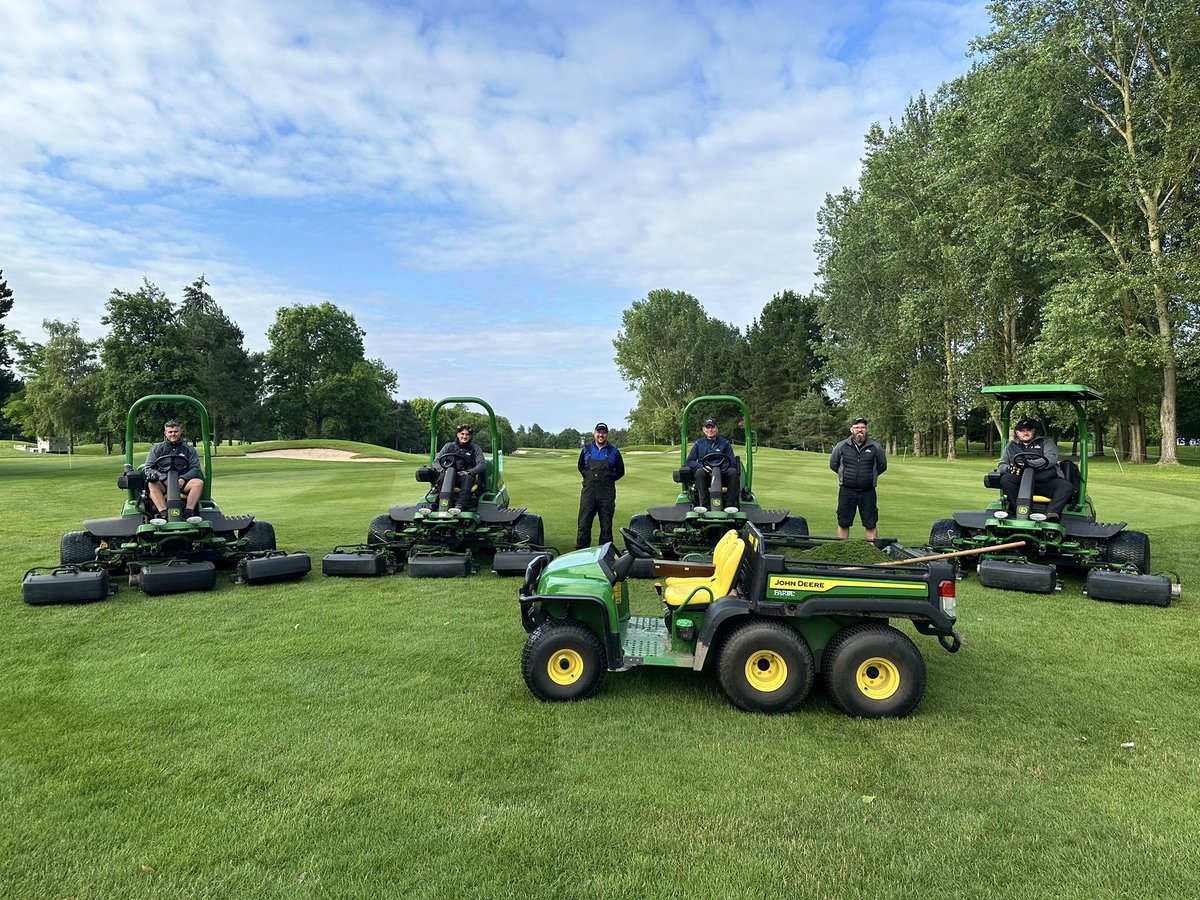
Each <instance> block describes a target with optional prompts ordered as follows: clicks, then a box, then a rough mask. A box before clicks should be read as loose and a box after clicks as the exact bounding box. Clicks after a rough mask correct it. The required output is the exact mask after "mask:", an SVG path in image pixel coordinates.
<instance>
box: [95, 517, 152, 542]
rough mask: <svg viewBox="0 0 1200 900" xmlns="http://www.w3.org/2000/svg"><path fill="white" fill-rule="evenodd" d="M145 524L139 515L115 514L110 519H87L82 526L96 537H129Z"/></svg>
mask: <svg viewBox="0 0 1200 900" xmlns="http://www.w3.org/2000/svg"><path fill="white" fill-rule="evenodd" d="M145 524H146V520H145V519H143V518H142V517H141V516H116V517H114V518H111V519H87V520H85V521H84V523H83V527H84V530H85V531H89V532H91V533H92V534H94V535H95V536H96V537H98V538H131V537H133V536H134V535H135V534H137V530H138V529H139V528H141V527H142V526H143V525H145Z"/></svg>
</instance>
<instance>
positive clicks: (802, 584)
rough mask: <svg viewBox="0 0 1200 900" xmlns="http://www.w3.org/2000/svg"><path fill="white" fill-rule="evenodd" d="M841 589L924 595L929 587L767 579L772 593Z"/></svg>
mask: <svg viewBox="0 0 1200 900" xmlns="http://www.w3.org/2000/svg"><path fill="white" fill-rule="evenodd" d="M840 587H853V588H871V589H876V590H879V589H882V590H888V591H911V592H912V593H914V594H922V595H924V594H925V593H926V592H927V591H928V590H929V586H928V585H926V584H920V583H917V582H912V583H907V584H906V583H903V582H895V581H859V580H857V579H855V580H851V579H847V578H800V577H796V576H792V575H771V576H769V577H768V578H767V590H770V591H804V592H806V593H810V594H823V593H826V592H827V591H832V590H834V589H835V588H840Z"/></svg>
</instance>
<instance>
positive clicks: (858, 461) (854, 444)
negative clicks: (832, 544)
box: [829, 416, 887, 541]
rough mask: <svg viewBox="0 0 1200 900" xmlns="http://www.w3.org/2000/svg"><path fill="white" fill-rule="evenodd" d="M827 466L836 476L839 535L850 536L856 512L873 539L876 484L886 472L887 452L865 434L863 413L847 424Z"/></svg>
mask: <svg viewBox="0 0 1200 900" xmlns="http://www.w3.org/2000/svg"><path fill="white" fill-rule="evenodd" d="M829 468H831V469H833V471H835V472H837V477H838V505H837V521H838V530H837V533H838V537H840V538H848V537H850V526H851V525H853V524H854V514H855V513H858V515H859V519H860V520H861V521H862V526H863V528H864V529H866V532H867V540H868V541H873V540H875V537H876V536H877V534H878V532H877V531H876V530H875V526H876V525H878V524H879V503H878V500H877V499H876V496H875V485H876V484H877V483H878V481H879V476H880V475H882V474H883V473H884V472H886V471H887V453H886V452H885V451H884V449H883V445H881V444H880V443H879V442H878V441H873V440H871V439H870V438H869V437H867V420H866V419H864V418H863V417H862V416H859V417H858V418H857V419H855V420H854V421H853V422H851V423H850V437H848V438H846V439H845V440H844V441H842V442H840V443H839V444H837V445H836V446H835V447H834V448H833V453H831V454H830V455H829Z"/></svg>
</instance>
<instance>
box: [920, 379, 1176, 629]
mask: <svg viewBox="0 0 1200 900" xmlns="http://www.w3.org/2000/svg"><path fill="white" fill-rule="evenodd" d="M983 393H984V394H986V395H988V396H992V397H995V398H996V399H997V400H998V401H999V402H1000V404H1001V406H1000V421H1001V426H1000V430H1001V433H1002V434H1003V435H1005V436H1006V439H1007V435H1008V434H1009V433H1010V432H1009V425H1010V422H1011V419H1012V413H1013V410H1014V409H1015V408H1016V406H1017V405H1018V404H1022V403H1037V402H1060V403H1067V404H1069V405H1070V406H1071V408H1072V409H1073V410H1074V411H1075V421H1076V427H1077V429H1078V434H1079V458H1078V462H1076V461H1075V460H1072V459H1064V460H1061V461H1060V462H1059V469H1060V471H1061V474H1062V477H1064V478H1066V479H1067V481H1069V482H1070V484H1071V493H1070V498H1069V499H1068V501H1067V505H1066V507H1065V508H1064V509H1063V511H1062V514H1061V516H1060V517H1059V518H1058V521H1055V520H1054V517H1053V516H1049V515H1047V513H1046V507H1047V504H1048V503H1049V502H1050V499H1049V498H1048V497H1044V496H1040V495H1038V494H1037V493H1036V492H1035V489H1034V467H1033V466H1032V465H1030V464H1029V463H1030V462H1031V460H1030V459H1029V458H1028V457H1029V456H1031V455H1033V454H1026V453H1018V454H1017V455H1015V456H1014V458H1013V459H1012V460H1010V462H1011V463H1012V464H1013V466H1014V468H1015V469H1016V470H1018V471H1020V474H1021V481H1020V486H1019V488H1018V490H1017V497H1016V502H1015V503H1013V504H1011V505H1010V504H1009V502H1008V499H1007V498H1006V497H1005V495H1004V492H1003V491H1002V490H1001V491H1000V496H999V497H998V498H997V499H996V500H993V501H992V502H991V503H990V504H988V507H987V508H986V509H983V510H978V511H963V512H955V513H954V514H953V516H952V517H951V518H949V519H941V520H939V521H937V522H935V523H934V525H933V527H932V528H931V529H930V533H929V546H930V547H932V548H934V549H936V550H944V551H951V550H963V549H970V548H981V549H986V548H997V549H996V551H995V552H985V553H983V554H981V555H980V556H979V557H977V558H978V560H979V563H978V574H979V581H980V583H981V584H983V585H984V586H985V587H994V588H1002V589H1007V590H1020V591H1025V592H1029V593H1043V594H1044V593H1050V592H1052V591H1054V590H1055V589H1056V588H1057V587H1058V577H1057V575H1058V570H1059V568H1070V569H1076V570H1083V571H1086V572H1087V587H1086V590H1087V593H1088V595H1089V596H1091V597H1093V598H1094V599H1097V600H1112V601H1116V602H1121V603H1141V604H1149V605H1157V606H1167V605H1169V604H1170V602H1171V598H1172V597H1173V596H1178V594H1179V585H1178V584H1172V582H1171V580H1170V579H1168V578H1165V577H1164V576H1160V575H1152V574H1150V539H1149V538H1148V537H1147V536H1146V535H1145V534H1143V533H1142V532H1140V531H1129V530H1127V529H1126V527H1125V523H1124V522H1115V523H1104V522H1097V521H1096V508H1095V506H1094V504H1093V503H1092V499H1091V497H1090V496H1088V490H1087V489H1088V456H1089V450H1090V448H1091V435H1090V432H1089V430H1088V420H1087V412H1086V408H1085V404H1086V403H1087V402H1088V401H1091V400H1100V399H1102V397H1101V395H1100V394H1098V393H1097V392H1096V391H1094V390H1092V389H1091V388H1089V387H1085V386H1084V385H1079V384H1020V385H991V386H989V387H985V388H984V389H983ZM1035 462H1036V461H1035ZM983 483H984V486H985V487H987V488H992V489H999V488H1000V473H999V472H994V471H993V472H988V473H987V474H986V475H985V476H984V478H983ZM1015 541H1023V542H1024V546H1022V547H1020V548H1019V549H1009V550H1000V549H999V548H998V545H1001V544H1007V543H1012V542H1015Z"/></svg>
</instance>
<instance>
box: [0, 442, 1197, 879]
mask: <svg viewBox="0 0 1200 900" xmlns="http://www.w3.org/2000/svg"><path fill="white" fill-rule="evenodd" d="M575 456H576V454H575V453H574V452H568V451H562V452H557V451H541V452H537V453H530V454H522V455H518V456H511V457H509V458H507V459H506V461H505V464H506V475H507V481H508V485H509V490H510V493H511V496H512V499H513V502H514V504H516V505H523V506H528V507H529V508H530V509H531V510H532V511H534V512H537V513H540V514H541V515H542V516H544V517H545V520H546V534H547V539H548V540H549V541H550V542H551V543H554V544H557V545H558V546H560V547H561V548H563V549H569V548H570V547H571V546H573V543H574V527H575V526H574V521H575V514H576V509H577V504H578V492H579V479H578V475H577V472H576V470H575ZM756 461H757V463H758V465H757V468H756V472H755V475H756V479H755V486H756V488H757V492H758V495H759V499H760V500H761V501H762V502H763V504H764V505H765V506H767V507H790V508H791V509H792V510H793V511H794V512H798V513H801V514H803V515H805V516H806V517H807V518H808V520H809V523H810V528H811V530H812V531H813V533H817V534H822V533H823V534H829V533H831V532H832V531H833V530H834V518H833V509H834V504H835V497H836V484H835V480H836V479H835V477H834V475H833V473H832V472H830V471H829V469H828V466H827V458H826V457H824V456H821V455H817V454H804V453H788V452H782V451H763V452H762V453H760V454H759V456H758V457H757V458H756ZM120 462H121V460H120V458H119V457H108V458H106V457H103V456H99V455H82V456H77V457H74V458H72V459H67V458H64V457H56V456H55V457H49V456H33V455H29V454H18V453H12V454H7V455H4V456H3V458H0V516H2V519H0V521H2V522H3V525H2V526H0V598H2V601H0V635H3V650H2V651H0V897H13V898H42V897H45V898H62V897H77V898H138V897H147V898H149V897H154V898H162V897H229V898H257V897H272V896H284V897H304V896H312V897H330V898H345V897H362V898H379V897H406V898H407V897H428V898H459V897H519V898H522V900H526V898H535V897H537V898H541V897H547V898H549V897H553V898H596V897H600V898H626V897H627V898H641V897H646V898H676V897H677V898H700V897H722V898H725V897H727V898H750V897H755V898H757V897H786V898H794V897H850V898H864V900H866V898H872V900H873V898H882V897H888V898H893V897H904V898H921V900H927V898H943V897H944V898H952V897H1005V898H1007V897H1030V898H1087V900H1095V898H1119V897H1122V898H1123V897H1153V898H1157V897H1187V896H1192V895H1194V893H1195V890H1196V885H1197V884H1198V883H1200V849H1198V846H1200V845H1198V841H1197V835H1196V832H1197V826H1198V825H1200V812H1197V810H1200V777H1198V775H1197V773H1198V772H1200V740H1198V735H1200V730H1198V725H1197V722H1198V719H1197V714H1196V703H1195V700H1194V694H1195V692H1196V691H1197V686H1198V685H1200V661H1198V660H1200V651H1198V650H1197V648H1198V647H1200V612H1198V611H1200V563H1198V562H1197V549H1198V536H1200V469H1197V468H1179V469H1176V470H1173V471H1163V470H1160V469H1157V468H1154V467H1152V466H1142V467H1130V466H1126V467H1125V469H1124V472H1123V473H1122V472H1121V471H1120V470H1119V469H1118V468H1117V466H1116V464H1115V463H1114V462H1113V461H1112V460H1111V459H1110V460H1107V461H1103V462H1099V463H1096V464H1095V465H1094V466H1093V469H1092V475H1093V489H1092V496H1093V498H1094V500H1095V501H1096V504H1097V508H1098V510H1099V513H1100V518H1102V519H1105V520H1125V521H1127V522H1128V523H1129V524H1130V526H1131V527H1133V528H1136V529H1139V530H1143V531H1146V532H1147V533H1149V535H1150V538H1151V541H1152V552H1153V561H1152V566H1153V569H1154V570H1156V571H1161V570H1165V569H1170V570H1174V571H1177V572H1178V573H1179V574H1180V575H1181V576H1182V578H1183V581H1184V596H1183V599H1182V601H1181V602H1177V603H1176V604H1174V605H1173V606H1172V607H1171V608H1169V609H1165V610H1164V609H1157V608H1147V607H1135V606H1120V605H1116V604H1106V603H1099V602H1096V601H1093V600H1090V599H1088V598H1087V597H1085V596H1083V594H1082V593H1081V583H1080V580H1079V579H1077V578H1076V579H1068V582H1067V585H1066V587H1065V589H1064V590H1063V591H1062V592H1061V593H1058V594H1054V595H1051V596H1033V595H1024V594H1017V593H1007V592H995V591H986V590H984V589H982V588H980V587H979V586H978V583H977V582H976V581H975V579H974V577H973V576H972V577H971V578H970V579H969V580H967V581H966V582H964V583H962V584H961V585H960V589H959V612H960V629H961V631H962V632H963V634H964V635H965V637H966V639H967V644H966V646H965V647H963V649H962V651H961V652H959V653H958V654H956V655H953V656H952V655H950V654H948V653H946V652H945V651H943V650H942V649H941V648H940V647H939V646H938V645H937V643H936V642H935V641H934V640H932V639H929V638H922V637H917V638H916V640H917V644H918V646H919V647H920V648H921V650H922V652H923V653H924V654H925V658H926V661H927V663H928V668H929V681H928V689H927V691H926V694H925V699H924V701H923V702H922V704H921V706H920V707H918V709H917V712H916V714H915V715H914V716H913V717H912V718H910V719H907V720H903V721H885V722H864V721H857V720H853V719H849V718H847V717H845V716H843V715H841V714H840V713H838V712H837V711H836V710H835V709H834V707H833V705H832V703H831V702H830V701H829V700H828V699H827V698H826V697H825V696H824V695H823V694H822V693H821V692H820V689H817V690H816V691H815V692H814V695H813V696H812V697H811V698H810V699H809V700H808V701H806V702H805V703H804V705H803V706H801V708H800V709H799V710H798V711H797V712H796V713H794V714H791V715H787V716H783V717H774V718H772V717H766V716H758V715H751V714H747V713H742V712H739V711H737V710H735V709H734V708H733V707H731V706H730V705H729V704H728V703H727V702H726V701H725V700H724V698H723V697H722V695H721V694H720V692H719V690H718V688H717V686H716V681H715V678H713V677H710V676H708V675H697V674H694V673H690V672H684V671H678V670H635V671H632V672H628V673H624V674H619V675H610V676H609V677H608V678H607V679H606V681H605V684H604V686H603V688H602V689H601V692H600V694H599V696H598V697H597V698H595V699H594V700H591V701H588V702H585V703H577V704H557V705H552V704H544V703H539V702H537V701H536V700H534V699H533V698H532V697H531V696H530V694H529V692H528V691H527V690H526V688H525V685H524V683H523V681H522V680H521V675H520V655H521V649H522V646H523V644H524V640H525V633H524V631H523V630H522V629H521V626H520V623H519V621H518V617H517V603H516V591H517V582H516V581H515V580H512V579H507V580H501V579H497V578H495V577H494V576H492V575H491V574H490V573H485V574H482V575H478V576H475V577H473V578H471V579H460V580H449V581H441V580H412V579H409V578H408V577H407V576H406V575H398V576H393V577H390V578H382V579H376V580H344V579H328V578H324V577H323V576H321V575H320V572H319V569H320V557H321V555H323V553H325V552H326V551H327V550H328V549H329V548H330V547H332V546H333V545H335V544H339V543H347V542H357V541H360V540H363V539H364V538H365V536H366V529H367V524H368V523H369V522H370V520H371V519H372V517H374V516H375V515H377V514H379V513H380V512H382V511H383V510H384V509H386V507H387V506H389V505H391V504H393V503H400V502H404V503H408V502H413V501H414V500H415V499H416V498H417V496H418V495H419V494H420V492H421V491H420V487H421V486H420V485H418V484H417V483H416V482H415V481H414V480H413V469H414V467H415V466H416V465H417V464H418V463H419V458H417V457H410V456H405V457H403V458H402V459H401V461H399V462H395V463H341V462H315V461H292V460H282V459H246V458H221V459H218V460H217V462H216V483H215V485H214V494H215V496H216V499H217V500H218V502H219V503H220V504H221V506H222V508H223V509H224V510H225V511H226V512H229V513H238V512H255V513H257V514H258V515H260V516H261V517H263V518H266V519H268V520H270V521H271V522H273V523H274V525H275V528H276V531H277V533H278V536H279V542H280V545H281V546H282V547H285V548H289V549H303V550H307V551H309V552H310V553H311V554H312V555H313V560H314V566H315V568H316V570H317V571H316V572H314V574H312V575H310V576H309V577H308V578H307V579H306V580H304V581H302V582H299V583H295V584H286V585H277V586H270V587H260V588H248V587H234V586H232V585H230V584H228V583H226V582H225V581H224V580H223V579H222V580H221V581H220V583H219V586H218V589H217V590H215V591H213V592H211V593H208V594H185V595H177V596H169V597H159V598H152V597H146V596H144V595H142V594H140V593H138V592H136V591H133V590H131V589H130V588H128V587H126V586H124V584H123V582H122V587H121V590H120V592H119V593H118V595H117V596H116V597H115V598H113V599H111V600H110V601H108V602H105V603H97V604H92V605H86V606H78V607H44V608H33V607H28V606H26V605H25V604H23V603H22V602H21V588H20V583H21V578H22V575H23V573H24V572H25V570H26V569H27V568H29V567H30V566H33V565H36V564H47V563H51V564H52V563H54V562H55V561H56V560H57V558H58V543H59V538H60V535H61V534H62V533H63V532H64V531H68V530H73V529H76V528H78V527H79V523H80V521H81V520H82V519H83V518H92V517H98V516H105V515H115V514H116V513H117V512H118V510H119V507H120V502H121V496H122V495H121V492H120V491H118V489H117V488H116V486H115V479H116V476H117V474H118V472H119V470H120ZM677 462H678V455H677V451H676V453H671V452H665V453H664V452H650V453H645V454H634V453H631V454H630V455H628V457H627V458H626V465H627V471H628V475H627V477H626V478H625V479H624V480H623V481H622V482H620V484H619V485H618V523H619V524H625V523H627V522H628V520H629V518H630V516H631V515H633V514H635V513H638V512H642V511H644V510H645V508H646V506H647V505H649V504H654V503H664V502H670V501H671V500H672V499H673V498H674V493H675V487H676V486H675V485H674V484H672V482H671V479H670V471H671V469H672V467H673V466H674V465H676V464H677ZM987 466H988V463H986V462H984V461H982V460H980V459H978V458H974V459H970V460H965V461H961V462H957V463H948V462H945V461H943V460H912V459H908V460H903V459H894V460H891V461H890V466H889V470H888V472H887V474H886V475H885V476H884V478H883V480H882V482H881V486H880V506H881V510H882V519H881V523H880V533H881V534H885V535H889V536H896V537H898V538H900V539H901V540H902V541H904V542H905V543H907V544H920V543H923V542H924V541H925V540H926V539H927V538H928V533H929V526H930V524H931V523H932V522H933V521H934V520H935V519H938V518H941V517H943V516H945V515H947V514H949V513H950V512H951V511H953V510H954V509H956V508H958V509H968V508H978V507H980V506H981V505H982V504H983V503H985V502H986V500H987V499H988V497H989V496H990V492H988V491H986V490H985V489H984V488H983V487H982V476H983V472H984V471H985V470H986V468H987ZM855 533H856V534H859V535H861V530H860V529H857V528H856V529H855ZM631 584H632V586H633V589H634V591H635V602H636V605H638V606H640V607H641V608H642V610H644V611H652V610H654V609H655V608H656V603H655V601H654V599H653V590H652V588H651V587H650V585H649V584H648V583H646V582H635V583H631ZM904 627H905V629H906V630H908V631H909V633H912V632H911V629H909V628H908V626H907V625H905V626H904ZM1123 745H1129V746H1123Z"/></svg>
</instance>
